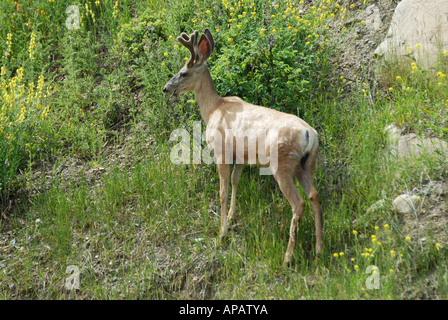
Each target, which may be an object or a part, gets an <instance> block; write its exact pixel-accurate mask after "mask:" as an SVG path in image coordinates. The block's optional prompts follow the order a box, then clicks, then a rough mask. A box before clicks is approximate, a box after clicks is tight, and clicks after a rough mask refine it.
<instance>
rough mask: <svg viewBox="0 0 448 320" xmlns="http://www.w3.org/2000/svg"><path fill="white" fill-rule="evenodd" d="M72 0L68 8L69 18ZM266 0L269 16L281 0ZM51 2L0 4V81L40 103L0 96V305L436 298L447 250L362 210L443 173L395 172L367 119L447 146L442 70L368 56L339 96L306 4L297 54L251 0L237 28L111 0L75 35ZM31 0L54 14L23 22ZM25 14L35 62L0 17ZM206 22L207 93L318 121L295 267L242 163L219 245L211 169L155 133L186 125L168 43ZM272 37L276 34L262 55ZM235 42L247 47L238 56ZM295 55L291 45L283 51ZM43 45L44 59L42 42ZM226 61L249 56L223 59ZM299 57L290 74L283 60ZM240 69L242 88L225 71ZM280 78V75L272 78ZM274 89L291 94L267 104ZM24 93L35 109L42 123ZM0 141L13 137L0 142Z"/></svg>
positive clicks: (175, 52) (190, 117)
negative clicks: (171, 92) (360, 79)
mask: <svg viewBox="0 0 448 320" xmlns="http://www.w3.org/2000/svg"><path fill="white" fill-rule="evenodd" d="M85 2H86V1H80V8H81V9H82V10H81V12H84V11H85V10H84V9H83V8H84V4H85ZM279 3H280V9H281V10H282V12H284V11H285V10H286V9H287V8H288V5H289V1H284V2H283V1H280V2H279ZM56 4H57V6H58V7H57V8H59V9H61V8H64V5H63V3H62V2H59V1H56V2H55V3H53V4H52V3H50V2H48V1H41V2H36V4H34V6H35V7H33V6H32V5H31V2H30V3H28V2H24V3H23V5H22V8H21V9H22V10H21V11H17V9H16V8H15V7H14V5H13V3H12V2H6V3H5V4H3V6H4V10H3V12H2V13H1V14H12V13H13V12H15V13H16V15H11V17H12V18H10V19H9V20H7V19H6V20H4V19H2V20H1V21H2V27H4V28H1V29H0V30H1V32H0V34H1V37H2V38H1V40H2V42H1V43H0V49H1V50H0V52H4V50H5V49H7V47H6V45H7V43H6V41H5V39H6V34H7V33H8V32H11V33H12V34H13V39H14V43H13V45H12V47H13V51H14V52H13V54H12V55H10V56H8V57H5V59H4V60H3V61H2V63H3V64H2V65H3V66H4V68H5V70H7V72H6V73H5V74H4V75H3V74H2V79H5V81H9V80H10V79H11V78H13V77H14V76H15V75H16V74H17V68H19V67H20V66H23V68H24V80H23V83H24V84H25V92H29V90H31V89H30V88H31V87H32V86H29V85H28V83H29V82H33V81H34V83H35V84H37V81H38V77H39V75H41V74H43V75H45V77H44V78H45V83H44V89H43V91H44V92H46V88H47V87H49V86H51V90H50V89H49V91H48V95H47V96H46V97H44V98H42V97H37V96H33V97H32V99H30V101H26V95H24V98H20V99H13V98H11V99H9V100H7V99H6V98H4V96H2V98H1V99H2V100H0V101H1V103H2V107H3V106H5V105H7V106H8V109H6V108H4V109H2V111H1V112H2V114H1V115H2V118H1V121H3V122H1V121H0V124H1V125H3V127H0V128H2V130H3V131H0V134H3V135H4V136H5V137H6V139H5V140H1V142H0V152H1V154H0V155H1V156H2V157H3V158H4V159H8V160H7V161H5V163H8V164H13V163H14V166H12V165H10V166H9V167H8V168H7V170H6V169H4V168H6V167H2V168H1V170H0V174H1V175H2V176H1V179H0V183H2V184H1V185H0V187H1V200H0V205H1V207H0V208H1V212H2V213H3V214H2V217H1V218H0V297H1V298H2V299H26V298H38V299H73V298H75V299H92V298H93V299H138V298H141V299H179V298H199V299H302V298H305V299H403V298H404V299H409V298H411V299H412V298H425V297H430V298H434V297H438V298H445V299H446V298H447V297H448V296H447V293H448V290H447V288H448V283H447V281H446V279H447V277H446V275H447V271H446V270H447V262H446V261H447V259H446V258H447V251H446V245H447V244H445V243H442V245H441V246H440V247H439V246H438V245H436V243H438V242H440V240H439V239H438V238H436V237H434V236H432V235H431V233H430V232H429V231H428V234H425V235H424V236H425V237H426V239H427V240H426V241H425V244H424V246H421V245H420V244H419V242H418V239H415V238H411V239H409V240H407V239H406V236H407V234H406V233H405V232H404V230H403V222H402V221H401V219H400V217H399V216H397V215H396V214H394V213H393V212H392V210H390V209H389V208H385V209H383V210H380V211H376V212H369V213H367V209H368V208H369V207H370V206H371V205H372V204H373V203H374V202H376V201H377V200H380V199H382V198H384V197H385V195H387V197H388V199H393V198H394V197H396V196H398V195H399V194H400V193H402V192H403V191H409V190H411V189H412V188H413V187H414V186H418V185H419V184H420V183H421V175H422V173H421V171H422V170H421V168H422V167H421V165H422V164H424V165H425V166H426V169H425V177H427V178H429V179H432V180H446V178H447V174H448V170H447V168H446V164H443V163H439V162H437V161H435V160H431V159H429V160H428V159H426V160H425V159H423V160H420V162H417V164H404V165H402V166H400V167H398V168H395V167H393V166H386V167H385V166H384V165H383V160H382V153H383V148H384V146H385V144H386V137H385V133H384V131H383V128H385V127H386V126H387V125H388V124H390V123H393V122H395V123H396V124H398V125H405V126H407V127H408V128H411V129H412V131H414V132H416V133H418V134H419V135H424V134H425V133H426V132H428V130H431V132H432V133H433V135H435V136H437V137H439V138H441V139H444V140H445V141H446V140H447V134H448V132H447V131H446V117H445V116H446V105H447V103H448V100H447V99H448V96H447V94H446V90H443V89H444V88H445V89H446V85H447V83H446V78H444V77H442V76H440V74H439V75H437V72H441V73H442V74H446V73H447V65H446V64H441V65H440V70H437V71H436V72H425V71H422V70H418V72H414V73H412V69H411V66H408V67H407V66H405V67H402V68H401V69H399V68H395V67H390V66H389V67H385V68H384V70H383V75H384V77H383V79H382V81H381V87H380V88H377V89H378V91H380V92H381V94H379V95H377V96H376V97H375V99H374V100H373V101H372V100H371V99H368V98H367V96H368V93H369V92H363V91H362V90H361V89H360V90H352V91H351V92H350V95H351V96H350V98H348V97H347V96H345V95H343V94H342V92H343V91H342V90H341V89H344V90H345V91H348V90H349V88H348V87H346V86H345V85H344V82H343V81H337V80H335V79H331V75H332V69H331V64H330V63H327V62H325V63H320V64H319V63H316V61H317V60H316V59H317V58H319V61H321V62H322V61H330V59H331V56H332V54H334V51H333V48H334V47H333V46H334V41H336V40H337V39H332V38H331V37H329V38H328V40H329V41H328V45H327V46H321V45H320V43H321V41H323V42H324V43H326V42H325V40H324V38H325V37H326V36H327V31H326V29H325V26H326V23H327V20H322V19H321V18H320V14H319V15H317V14H316V12H317V9H316V10H314V9H311V8H308V9H309V13H308V15H307V16H306V17H307V19H308V20H309V22H310V25H309V27H310V28H311V26H312V33H313V34H319V37H315V36H312V37H311V38H309V37H308V35H309V34H307V33H306V30H307V25H306V23H304V26H303V29H300V30H298V31H297V35H295V36H297V37H302V38H304V39H307V40H309V41H310V43H309V46H310V47H307V46H308V45H305V46H304V45H303V43H305V42H304V41H302V42H300V41H299V42H298V43H297V44H294V45H293V46H289V45H288V43H289V42H288V41H290V40H291V39H292V38H291V37H293V36H294V35H293V34H288V33H287V32H285V35H282V36H281V37H276V35H275V33H272V29H274V28H275V29H278V30H280V28H285V29H286V30H288V26H289V22H290V20H289V19H293V18H290V17H289V16H288V18H287V19H286V18H283V17H282V16H281V15H279V14H278V13H277V14H276V12H274V11H275V10H277V9H276V8H275V7H273V6H271V5H270V4H269V3H268V2H263V1H256V6H255V7H256V12H257V13H256V15H255V16H256V17H257V18H258V19H257V20H250V19H253V16H252V15H251V14H250V10H249V9H251V10H254V9H253V8H249V9H247V12H246V15H244V16H243V12H245V11H244V10H245V9H244V7H243V8H237V10H236V11H234V12H235V15H236V16H237V17H238V14H241V15H242V17H241V18H238V19H241V24H247V25H248V26H249V23H250V27H248V28H247V29H246V30H250V32H247V33H244V32H242V31H241V30H240V29H239V28H238V27H237V26H236V25H235V26H234V27H233V28H230V27H229V25H228V18H229V17H227V18H226V16H225V15H229V14H230V12H231V10H230V7H231V6H232V4H230V3H227V2H226V1H214V2H213V5H212V6H211V7H212V8H213V10H214V12H215V11H216V12H219V13H221V14H220V15H215V16H211V15H210V14H209V13H207V10H208V9H209V8H210V6H207V7H206V6H205V5H204V4H199V8H198V9H197V10H196V11H194V12H193V6H192V5H189V4H192V3H185V2H177V1H143V0H142V1H136V3H131V2H126V1H119V5H118V7H115V1H102V2H101V6H97V7H96V6H95V3H94V2H89V7H91V8H95V15H96V17H97V19H96V22H93V19H91V18H92V17H91V16H90V18H89V19H90V20H88V21H87V20H86V21H85V26H84V27H83V28H81V29H80V30H77V31H75V30H71V31H67V30H64V28H60V27H55V26H54V25H55V24H56V22H57V21H59V22H60V23H61V24H62V23H63V21H64V19H65V17H61V16H57V15H58V12H59V11H60V10H59V11H58V10H55V8H52V7H51V6H52V5H56ZM70 4H71V3H70ZM226 4H227V6H228V8H227V9H226V7H225V6H226ZM296 5H299V4H296ZM39 6H40V9H41V10H45V11H46V12H47V13H48V14H49V15H50V17H51V18H53V17H54V19H50V18H45V17H42V15H35V14H33V15H30V12H32V11H33V10H35V9H36V8H37V7H39ZM300 6H302V4H300ZM305 6H306V4H303V7H304V8H305ZM316 6H317V7H319V4H316ZM327 6H328V8H329V9H328V10H329V16H330V14H331V13H334V14H335V17H334V19H341V18H342V17H341V13H340V10H339V11H338V10H336V9H337V8H336V7H335V6H334V4H332V3H327ZM346 7H347V13H346V14H350V7H349V6H348V5H347V6H346ZM116 8H118V10H116V12H117V13H116V15H114V14H113V13H114V11H115V9H116ZM280 9H278V10H280ZM14 10H15V11H14ZM52 10H55V11H54V12H53V11H52ZM238 10H239V11H238ZM26 12H28V13H29V15H28V16H25V13H26ZM33 12H35V11H33ZM84 13H85V12H84ZM137 13H140V14H137ZM53 15H54V16H53ZM272 15H275V16H276V17H272ZM56 16H57V19H56ZM133 17H134V18H135V19H131V18H133ZM215 17H216V19H215ZM28 18H29V19H30V22H32V23H33V26H35V28H36V29H35V30H36V34H38V35H39V36H38V37H37V38H38V45H37V48H36V57H38V58H36V59H35V60H30V59H29V57H28V52H27V50H28V45H29V43H28V41H29V40H28V39H29V37H30V33H31V30H27V29H24V30H22V29H20V30H19V29H18V28H17V27H15V28H13V27H12V25H11V23H12V24H13V25H18V21H22V22H23V21H26V22H28V20H27V19H28ZM11 19H12V20H11ZM14 19H16V20H14ZM328 19H333V18H330V17H328ZM345 19H347V17H345ZM193 20H196V22H193ZM237 24H238V23H237ZM205 26H208V27H211V26H213V27H212V29H213V30H212V32H214V34H216V42H217V49H216V51H215V53H214V55H213V57H212V61H211V62H210V67H211V72H212V75H214V76H215V78H216V83H217V87H218V88H219V90H220V92H222V94H224V93H227V92H229V93H232V94H240V95H242V96H244V97H245V98H246V99H248V100H250V101H251V102H254V103H256V102H257V101H260V103H261V102H263V103H270V102H272V105H271V106H272V107H275V108H277V109H280V110H283V111H287V112H291V113H298V114H299V115H300V116H301V117H302V118H303V119H305V120H306V121H307V122H308V123H310V125H312V126H313V127H314V128H316V130H317V131H318V133H319V138H320V155H319V160H318V167H317V170H316V174H315V180H316V188H317V190H318V191H319V195H320V203H321V205H322V209H323V212H324V231H325V232H324V251H323V253H322V254H321V255H319V256H316V255H315V250H314V244H315V235H314V217H313V215H312V213H311V208H310V206H309V204H308V203H307V205H306V209H305V210H306V215H305V217H304V219H303V221H302V223H301V225H300V228H299V232H298V241H297V247H296V249H295V251H294V259H295V263H294V264H292V265H291V266H289V267H288V268H284V267H282V262H283V256H284V253H285V251H286V247H287V240H288V237H289V225H290V219H291V215H292V214H291V209H290V206H289V204H288V202H287V200H286V199H285V198H284V197H283V195H282V194H281V192H280V190H279V188H278V186H277V184H276V183H275V181H274V179H273V178H272V177H270V176H260V175H259V173H258V169H257V168H251V167H246V168H245V169H244V171H243V174H242V178H241V182H240V186H239V190H238V198H237V212H238V221H237V225H236V226H235V227H234V228H232V229H231V230H230V232H229V235H228V237H227V238H226V239H225V241H224V243H223V244H221V245H220V244H219V243H218V233H219V224H220V212H219V196H218V194H219V179H218V175H217V173H216V168H215V165H206V164H200V165H175V164H173V163H171V161H170V151H171V148H172V147H173V145H174V144H175V142H170V141H169V136H170V133H171V132H172V131H173V130H174V129H177V128H186V129H187V130H189V132H190V133H192V132H191V130H192V126H191V125H192V123H193V121H197V120H199V119H200V115H199V112H198V110H197V107H196V105H195V102H194V99H193V97H192V95H186V97H185V98H181V100H180V102H179V103H177V105H176V106H170V105H169V104H167V102H166V97H164V96H163V95H162V93H161V88H162V87H163V85H164V84H165V83H166V82H167V81H168V80H169V78H170V76H171V75H172V74H174V73H175V72H177V71H178V69H179V68H180V66H181V65H182V64H183V58H184V56H185V55H186V50H184V49H181V48H175V47H174V45H175V44H176V42H175V41H174V38H175V37H176V36H177V35H178V34H179V33H180V32H181V31H186V32H191V31H192V30H193V28H198V29H199V28H201V29H202V28H203V27H205ZM262 28H263V29H265V30H266V31H265V33H266V38H263V35H262V34H260V32H261V31H260V30H261V29H262ZM216 29H220V31H219V32H217V31H216ZM308 29H309V28H308ZM310 30H311V29H310ZM276 31H277V30H276ZM299 31H300V32H299ZM290 32H291V33H293V32H294V28H291V29H290ZM301 33H303V34H301ZM328 36H329V35H328ZM229 38H232V39H233V40H232V41H228V39H229ZM269 39H271V40H269ZM273 39H275V40H276V41H277V42H278V45H276V46H274V47H271V48H270V47H269V46H271V45H272V41H273ZM300 39H301V38H300ZM248 40H252V41H254V42H255V43H254V45H253V47H254V48H257V49H258V50H259V52H264V54H263V55H258V54H257V51H256V50H255V51H247V50H248V42H247V41H248ZM294 46H297V47H294ZM20 48H24V49H20ZM316 48H320V49H321V51H320V50H319V51H320V52H316V50H315V49H316ZM299 49H300V51H301V52H303V56H301V58H300V59H299V60H294V61H293V60H291V59H290V58H291V54H294V53H295V50H299ZM20 50H22V51H20ZM269 50H271V51H269ZM49 51H51V52H53V56H52V57H53V58H52V59H50V58H48V55H47V54H46V53H45V52H49ZM165 52H166V53H167V55H165ZM235 52H236V53H238V52H239V54H238V55H234V53H235ZM242 52H243V53H244V52H247V55H245V54H242ZM269 52H271V53H269ZM229 59H230V60H229ZM232 59H236V60H232ZM238 59H242V60H243V61H240V60H238ZM229 61H232V62H233V64H231V65H230V67H229ZM241 62H244V63H245V64H246V66H248V67H247V68H246V69H244V68H239V67H238V66H239V63H241ZM276 65H280V66H281V67H279V68H274V69H275V70H274V76H273V77H272V78H271V79H268V78H264V77H263V73H262V72H261V71H260V70H263V68H273V67H275V66H276ZM257 66H259V67H260V69H257ZM299 68H300V69H301V72H302V73H301V75H300V76H298V75H297V74H296V73H295V72H292V71H291V70H296V71H297V70H298V69H299ZM290 69H291V70H290ZM414 71H415V70H414ZM397 75H400V77H401V79H397V78H396V76H397ZM246 78H247V79H249V78H250V79H254V82H253V83H248V82H247V81H239V80H238V79H246ZM297 79H305V80H306V82H301V81H298V80H297ZM288 81H290V82H291V81H292V83H291V86H289V87H288V86H286V87H285V86H282V85H281V84H282V83H283V82H284V83H287V82H288ZM439 83H441V84H439ZM254 85H258V86H259V87H260V88H262V89H260V90H259V91H257V90H255V89H254V87H253V86H254ZM403 86H404V87H403ZM18 87H19V86H18V85H17V88H18ZM390 87H391V88H393V90H389V88H390ZM407 87H409V88H410V89H409V90H406V88H407ZM4 88H6V87H5V86H4V85H3V84H2V90H3V89H4ZM8 88H9V89H8V90H11V88H12V87H8ZM55 88H56V89H55ZM291 88H293V90H290V89H291ZM316 88H318V90H317V89H316ZM5 90H6V89H5ZM33 90H34V91H35V90H36V88H34V89H33ZM254 90H255V91H254ZM263 90H264V91H263ZM8 92H10V91H8ZM260 92H263V94H262V95H260ZM365 93H366V94H365ZM286 94H290V95H291V96H290V97H291V99H289V100H288V101H287V102H286V104H285V105H282V103H281V101H282V96H283V95H286ZM11 97H13V96H12V95H11ZM38 103H39V104H40V105H41V107H42V106H49V112H48V116H47V117H46V118H45V121H43V120H42V118H41V113H40V112H39V113H38V112H37V110H38V108H37V104H38ZM21 104H24V105H26V106H27V110H28V112H26V113H25V114H24V116H25V121H23V122H16V119H18V118H19V117H20V116H21V114H22V113H23V112H22V109H21V108H20V106H21ZM9 106H11V107H10V108H9ZM41 107H39V110H41V109H40V108H41ZM5 110H7V111H5ZM9 122H14V125H10V126H8V123H9ZM23 132H25V133H26V134H24V133H23ZM8 135H9V136H11V137H20V138H17V139H13V138H10V139H9V140H8V138H7V136H8ZM8 141H10V142H8ZM12 144H14V149H11V148H10V147H11V145H12ZM11 150H13V151H14V152H11ZM398 175H399V178H398V179H397V176H398ZM372 236H373V237H372ZM70 265H73V266H76V267H78V268H79V270H80V275H81V283H80V289H79V290H75V291H70V290H67V289H66V288H65V281H66V278H67V277H68V276H69V275H68V274H67V273H66V268H67V267H68V266H70ZM372 265H374V266H377V267H378V272H379V273H380V285H381V287H380V289H373V290H370V289H369V288H368V287H367V285H366V281H367V279H368V277H369V276H371V273H366V269H367V268H368V267H369V266H372ZM434 279H437V282H435V280H434ZM434 283H437V284H434Z"/></svg>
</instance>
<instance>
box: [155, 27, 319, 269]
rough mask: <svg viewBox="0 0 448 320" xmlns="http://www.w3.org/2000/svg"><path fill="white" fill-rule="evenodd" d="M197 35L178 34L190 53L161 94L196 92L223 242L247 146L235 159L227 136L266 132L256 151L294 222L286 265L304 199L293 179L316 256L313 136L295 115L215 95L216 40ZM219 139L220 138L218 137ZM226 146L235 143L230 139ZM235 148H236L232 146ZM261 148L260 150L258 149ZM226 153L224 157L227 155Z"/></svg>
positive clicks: (232, 214)
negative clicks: (211, 66)
mask: <svg viewBox="0 0 448 320" xmlns="http://www.w3.org/2000/svg"><path fill="white" fill-rule="evenodd" d="M197 38H198V31H195V32H194V33H192V34H191V35H190V36H188V35H187V34H186V33H182V34H181V36H179V37H177V40H178V41H179V42H180V43H181V44H182V45H184V46H185V47H186V48H187V49H188V50H189V51H190V54H191V56H190V59H189V60H188V61H187V63H186V64H185V66H184V67H183V68H182V69H181V70H180V71H179V72H178V73H177V74H176V75H175V76H174V77H173V78H172V79H171V80H170V81H169V82H168V83H167V84H166V85H165V87H164V88H163V92H164V93H166V94H172V95H173V96H172V97H171V98H170V100H171V99H172V98H173V97H174V98H176V97H177V96H178V95H180V94H182V93H184V92H186V91H194V93H195V96H196V101H197V103H198V105H199V108H200V112H201V116H202V119H203V120H204V122H205V124H206V126H207V129H206V143H207V145H208V146H209V147H210V148H211V149H213V151H214V156H215V160H216V163H217V167H218V172H219V180H220V193H219V194H220V205H221V228H220V237H221V239H222V238H223V237H224V236H225V235H226V233H227V230H228V225H229V224H230V222H232V221H233V220H235V219H236V194H237V186H238V182H239V180H240V176H241V171H242V170H243V165H244V164H243V163H248V158H249V156H248V154H247V152H248V151H247V150H248V148H247V146H245V147H244V148H243V150H244V159H237V150H236V148H234V147H233V148H232V149H231V150H230V151H229V150H228V148H227V149H226V148H225V145H226V144H227V143H229V140H235V136H231V137H230V138H229V132H231V131H233V132H235V131H241V132H245V131H247V130H260V129H261V130H265V131H266V132H267V134H266V137H267V138H266V143H265V145H264V148H265V149H264V150H262V148H261V149H260V146H259V147H258V149H257V150H256V152H257V156H258V155H259V154H260V153H261V152H262V151H263V152H264V154H267V157H268V158H269V157H270V158H269V159H270V161H269V165H270V166H271V168H272V163H273V161H274V160H276V162H277V167H276V168H275V172H274V173H273V175H274V178H275V180H276V181H277V183H278V185H279V186H280V190H281V191H282V192H283V194H284V195H285V197H286V198H287V199H288V201H289V203H290V205H291V208H292V213H293V216H292V220H291V226H290V237H289V242H288V249H287V251H286V253H285V258H284V263H289V262H291V261H292V257H293V252H294V247H295V243H296V230H297V225H299V224H300V220H301V219H302V216H303V214H304V209H305V201H304V200H303V199H301V197H300V195H299V192H298V190H297V188H296V185H295V182H294V177H296V178H297V180H298V181H299V183H300V185H301V186H302V188H303V190H304V192H305V193H306V195H307V196H308V197H309V200H310V203H311V207H312V210H313V212H314V215H315V223H316V253H320V252H321V251H322V232H323V228H322V211H321V207H320V205H319V202H318V200H317V198H318V193H317V191H316V189H315V188H314V185H313V172H314V169H315V166H316V159H317V154H318V138H317V132H316V130H314V129H313V128H312V127H311V126H310V125H308V124H307V123H306V122H305V121H303V120H302V119H300V118H299V117H297V116H294V115H291V114H286V113H283V112H279V111H276V110H273V109H269V108H265V107H261V106H256V105H253V104H250V103H247V102H245V101H243V100H242V99H240V98H238V97H225V98H222V97H220V96H219V95H218V93H217V92H216V90H215V86H214V84H213V80H212V78H211V76H210V72H209V70H208V68H207V63H206V61H207V59H208V58H209V57H210V55H211V54H212V52H213V49H214V40H213V37H212V35H211V33H210V31H209V30H208V29H205V31H204V33H203V34H202V35H201V38H200V40H199V43H198V42H197ZM273 132H274V133H276V139H275V140H273V139H272V135H271V133H273ZM217 135H220V139H216V136H217ZM230 143H233V142H232V141H230ZM232 145H233V146H235V145H234V144H232ZM262 147H263V146H262ZM273 147H275V148H276V150H277V154H276V156H277V159H273V155H272V152H271V151H272V148H273ZM226 151H227V154H226ZM226 156H228V157H230V158H231V159H232V160H233V161H235V160H240V161H236V162H234V167H233V172H232V176H231V179H230V180H231V184H232V197H231V201H230V210H229V213H228V215H227V201H228V188H229V173H230V172H229V163H228V162H226V161H223V159H227V158H226Z"/></svg>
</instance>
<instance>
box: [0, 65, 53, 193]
mask: <svg viewBox="0 0 448 320" xmlns="http://www.w3.org/2000/svg"><path fill="white" fill-rule="evenodd" d="M7 76H8V71H7V70H6V68H5V67H1V72H0V92H1V97H0V191H2V190H3V189H4V188H5V185H8V183H9V181H10V180H11V179H12V178H13V177H14V175H15V173H16V171H17V169H18V168H19V166H20V165H22V164H23V163H24V161H25V160H26V158H27V154H28V155H32V154H34V153H36V152H37V151H38V149H39V147H40V145H41V143H42V140H44V139H43V138H42V137H40V135H39V131H41V130H42V128H43V127H45V122H46V119H47V117H48V116H49V112H50V104H49V103H48V100H47V98H48V97H49V96H50V95H51V93H52V91H53V90H54V88H52V87H51V86H48V85H47V84H46V83H45V79H44V76H43V75H41V76H39V79H38V82H37V84H34V83H33V82H30V83H28V84H26V83H25V81H24V74H23V68H19V69H17V72H16V74H15V75H13V76H11V77H9V78H8V77H7Z"/></svg>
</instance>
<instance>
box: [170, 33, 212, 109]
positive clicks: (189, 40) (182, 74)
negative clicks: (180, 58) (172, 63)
mask: <svg viewBox="0 0 448 320" xmlns="http://www.w3.org/2000/svg"><path fill="white" fill-rule="evenodd" d="M198 34H199V32H198V31H197V30H196V31H195V32H193V33H192V34H191V35H190V36H188V35H187V34H186V33H184V32H183V33H182V34H181V35H180V36H179V37H177V41H179V42H180V43H182V44H183V45H184V46H185V47H186V48H187V49H188V50H189V51H190V59H189V60H188V61H187V63H186V64H185V66H184V67H183V68H182V69H180V71H179V72H178V73H177V74H176V75H175V76H174V77H173V78H172V79H171V80H170V81H168V83H167V84H166V85H165V87H164V88H163V93H165V94H171V93H172V94H173V96H172V97H171V99H175V98H176V97H177V96H179V95H180V94H182V93H184V92H187V91H194V90H195V89H196V88H198V85H199V84H200V82H201V78H202V75H203V74H204V71H205V70H206V69H207V65H206V63H205V62H206V61H207V59H208V58H209V57H210V55H211V54H212V52H213V49H214V46H215V42H214V40H213V37H212V34H211V33H210V31H209V30H208V29H205V30H204V33H203V34H202V35H201V39H200V40H199V43H198V42H197V38H198ZM171 99H170V100H171Z"/></svg>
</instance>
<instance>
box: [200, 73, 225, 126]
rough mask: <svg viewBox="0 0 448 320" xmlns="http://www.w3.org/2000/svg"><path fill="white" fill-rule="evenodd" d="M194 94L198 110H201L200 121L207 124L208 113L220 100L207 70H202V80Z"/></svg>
mask: <svg viewBox="0 0 448 320" xmlns="http://www.w3.org/2000/svg"><path fill="white" fill-rule="evenodd" d="M194 93H195V96H196V101H197V102H198V105H199V109H200V110H201V116H202V119H203V120H204V122H205V124H207V120H208V116H209V114H210V112H211V111H212V110H213V109H214V107H215V106H216V105H217V103H218V100H219V99H220V98H221V97H220V96H219V95H218V93H217V92H216V89H215V85H214V84H213V79H212V77H211V75H210V71H209V70H208V68H206V69H205V70H204V73H203V75H202V79H201V81H200V82H199V85H198V87H197V88H196V90H195V92H194Z"/></svg>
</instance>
